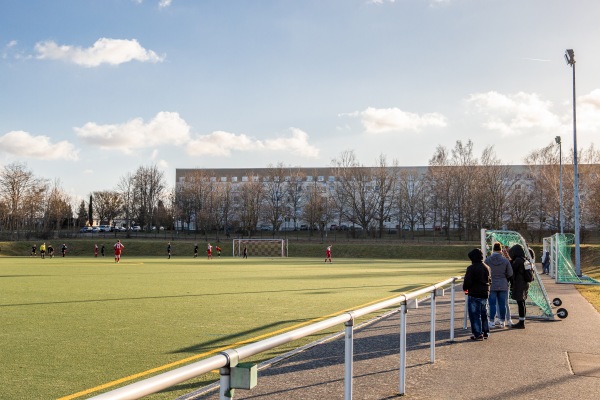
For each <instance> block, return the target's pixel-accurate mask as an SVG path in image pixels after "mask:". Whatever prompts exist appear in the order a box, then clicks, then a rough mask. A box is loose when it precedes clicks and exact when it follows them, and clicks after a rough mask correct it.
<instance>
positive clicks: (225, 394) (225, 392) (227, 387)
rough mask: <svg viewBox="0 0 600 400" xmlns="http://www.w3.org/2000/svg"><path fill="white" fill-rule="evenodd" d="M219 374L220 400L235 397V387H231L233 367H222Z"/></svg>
mask: <svg viewBox="0 0 600 400" xmlns="http://www.w3.org/2000/svg"><path fill="white" fill-rule="evenodd" d="M219 374H220V379H219V400H229V399H233V392H234V389H232V388H231V368H229V367H223V368H220V369H219Z"/></svg>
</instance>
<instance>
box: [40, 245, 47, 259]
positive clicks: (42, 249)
mask: <svg viewBox="0 0 600 400" xmlns="http://www.w3.org/2000/svg"><path fill="white" fill-rule="evenodd" d="M40 256H42V258H46V243H42V244H41V245H40Z"/></svg>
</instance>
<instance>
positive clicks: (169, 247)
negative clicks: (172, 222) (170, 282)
mask: <svg viewBox="0 0 600 400" xmlns="http://www.w3.org/2000/svg"><path fill="white" fill-rule="evenodd" d="M167 259H169V260H170V259H171V242H169V243H167Z"/></svg>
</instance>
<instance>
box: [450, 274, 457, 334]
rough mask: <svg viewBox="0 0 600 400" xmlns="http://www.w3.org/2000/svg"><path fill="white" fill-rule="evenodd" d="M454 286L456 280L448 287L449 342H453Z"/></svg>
mask: <svg viewBox="0 0 600 400" xmlns="http://www.w3.org/2000/svg"><path fill="white" fill-rule="evenodd" d="M454 285H456V278H455V279H453V280H452V284H451V286H450V341H451V342H454V294H455V292H456V290H455V289H454Z"/></svg>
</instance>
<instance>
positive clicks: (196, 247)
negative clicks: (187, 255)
mask: <svg viewBox="0 0 600 400" xmlns="http://www.w3.org/2000/svg"><path fill="white" fill-rule="evenodd" d="M196 257H198V243H196V245H195V246H194V258H196Z"/></svg>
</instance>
